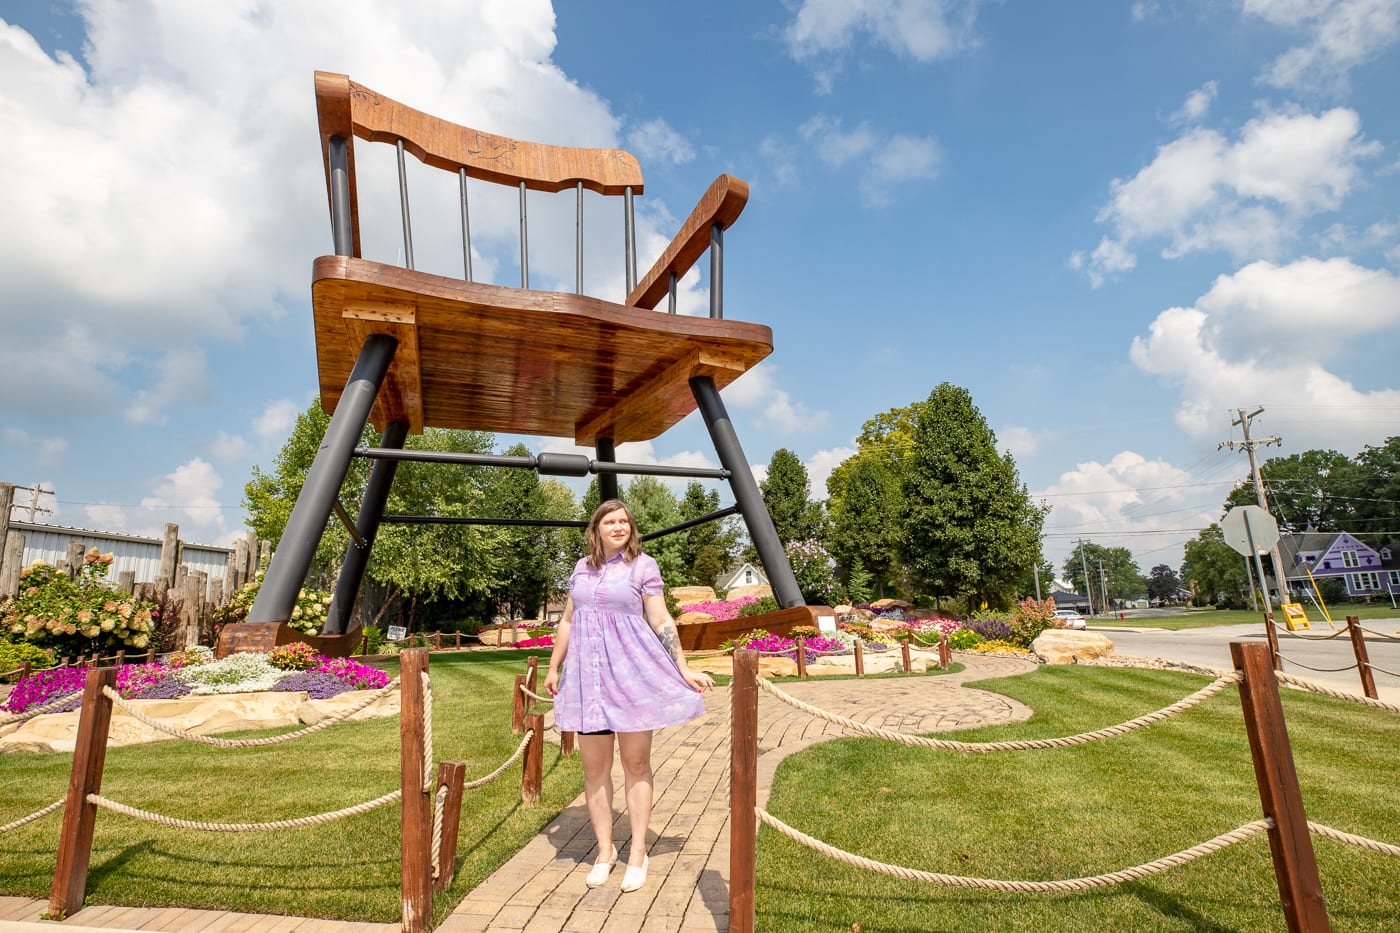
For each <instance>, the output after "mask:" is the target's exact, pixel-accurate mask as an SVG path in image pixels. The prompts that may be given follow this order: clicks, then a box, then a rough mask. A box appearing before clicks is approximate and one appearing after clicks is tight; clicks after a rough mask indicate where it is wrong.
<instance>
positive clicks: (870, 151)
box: [797, 113, 943, 207]
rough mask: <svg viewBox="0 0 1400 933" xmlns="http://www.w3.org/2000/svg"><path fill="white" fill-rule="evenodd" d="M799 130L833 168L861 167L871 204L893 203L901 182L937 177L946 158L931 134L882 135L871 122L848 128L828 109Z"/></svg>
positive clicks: (863, 191)
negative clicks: (827, 111)
mask: <svg viewBox="0 0 1400 933" xmlns="http://www.w3.org/2000/svg"><path fill="white" fill-rule="evenodd" d="M797 134H798V135H799V136H800V137H801V138H802V139H803V140H804V141H806V142H808V143H809V144H811V146H812V147H813V150H814V151H815V153H816V156H817V158H818V159H820V160H821V161H823V162H825V163H826V164H827V165H829V166H831V167H832V168H837V169H839V168H844V167H845V166H847V165H850V164H855V165H858V166H860V167H861V176H860V179H859V181H858V182H857V187H858V188H859V190H860V192H861V197H862V200H863V201H864V202H865V204H866V205H867V206H869V207H884V206H886V205H888V204H890V203H891V202H892V201H893V200H894V196H895V195H894V191H893V189H894V188H895V187H896V186H898V185H901V184H903V183H905V182H909V181H914V180H916V179H922V178H936V177H938V169H939V166H940V164H941V162H942V159H943V151H942V148H941V147H940V146H939V145H938V142H937V141H936V140H934V139H933V138H932V137H930V136H908V135H905V134H902V133H896V134H893V135H890V136H881V135H880V134H879V133H877V132H876V131H875V129H874V128H872V127H871V125H870V124H869V123H861V124H860V125H859V126H857V127H856V128H855V129H853V130H850V131H847V130H844V129H843V128H842V124H841V118H840V117H833V116H831V115H829V114H825V113H820V114H817V115H815V116H813V117H811V118H810V119H808V120H807V121H806V122H805V123H803V124H802V125H801V126H799V127H798V128H797Z"/></svg>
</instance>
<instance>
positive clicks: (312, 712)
mask: <svg viewBox="0 0 1400 933" xmlns="http://www.w3.org/2000/svg"><path fill="white" fill-rule="evenodd" d="M401 696H402V694H401V693H400V692H399V691H398V690H395V691H394V692H393V693H386V694H384V695H383V696H382V697H380V698H379V699H377V700H375V701H374V702H373V703H371V704H370V705H369V706H366V707H365V708H364V709H362V710H360V711H359V712H357V713H355V714H354V715H353V716H351V717H350V718H349V719H346V720H345V721H346V722H364V721H365V720H366V719H382V718H383V717H385V716H397V715H398V714H399V699H400V697H401ZM364 698H365V691H363V690H347V691H346V692H344V693H342V694H340V695H339V696H333V697H327V698H326V699H324V700H307V701H306V702H305V703H303V704H301V706H299V707H297V718H299V719H300V720H301V721H302V722H304V723H306V724H307V725H308V726H314V725H315V724H316V723H318V722H320V721H321V720H323V719H328V718H330V717H331V716H335V715H337V714H339V713H340V712H341V711H342V710H345V709H349V708H350V707H352V706H354V705H356V704H357V703H359V702H361V701H362V700H364Z"/></svg>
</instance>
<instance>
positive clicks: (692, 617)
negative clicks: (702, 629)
mask: <svg viewBox="0 0 1400 933" xmlns="http://www.w3.org/2000/svg"><path fill="white" fill-rule="evenodd" d="M714 620H715V617H714V616H712V615H710V614H709V613H708V612H682V613H681V614H680V615H678V616H676V624H677V625H703V624H705V623H707V622H713V621H714Z"/></svg>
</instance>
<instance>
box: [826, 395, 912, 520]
mask: <svg viewBox="0 0 1400 933" xmlns="http://www.w3.org/2000/svg"><path fill="white" fill-rule="evenodd" d="M923 404H924V403H923V402H915V403H913V404H912V405H906V406H905V407H903V408H891V409H890V410H889V411H885V412H881V413H880V414H878V415H876V416H875V417H874V418H871V419H870V420H869V421H867V422H865V424H863V425H862V426H861V429H860V436H859V437H858V438H856V454H855V456H853V457H848V458H846V459H845V460H843V461H842V462H841V463H840V464H839V465H837V467H836V469H834V470H832V471H831V475H830V476H828V477H827V479H826V493H827V509H828V510H829V511H832V512H835V511H837V510H838V509H840V508H841V507H842V506H843V505H844V500H845V497H846V486H847V483H848V482H849V475H850V472H851V471H852V470H853V469H854V467H855V463H856V460H857V458H861V457H871V458H874V459H878V460H882V461H884V462H885V464H886V465H887V466H888V467H889V468H890V470H891V472H893V473H894V474H895V475H898V474H899V469H898V468H899V464H900V462H901V461H902V460H903V459H904V457H905V456H907V455H908V454H909V452H910V451H912V450H913V449H914V419H915V416H916V415H917V413H918V411H919V408H920V406H922V405H923ZM896 514H898V513H896Z"/></svg>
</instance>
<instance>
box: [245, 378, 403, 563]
mask: <svg viewBox="0 0 1400 933" xmlns="http://www.w3.org/2000/svg"><path fill="white" fill-rule="evenodd" d="M330 423H331V418H330V415H328V414H326V412H325V410H324V409H322V408H321V401H320V399H315V400H313V401H312V402H311V404H310V405H309V406H307V409H306V411H304V412H302V413H301V414H299V415H297V418H296V421H295V422H294V423H293V425H292V433H291V434H290V435H289V436H288V437H287V440H286V443H284V444H283V445H282V448H281V450H279V451H278V452H277V456H276V457H275V458H274V459H273V461H272V467H271V469H270V470H264V469H263V468H262V467H260V466H256V465H255V466H254V467H253V478H252V479H250V480H249V481H248V482H247V483H246V484H245V485H244V487H243V508H244V509H245V510H246V511H247V513H248V527H249V528H251V529H252V530H253V532H254V533H256V534H257V536H258V537H259V538H262V539H263V540H266V541H271V542H272V543H273V545H274V547H275V546H276V544H277V542H278V541H280V540H282V532H283V530H284V529H285V528H286V527H287V520H288V519H289V518H291V516H292V506H294V505H295V504H296V501H297V496H298V495H300V494H301V488H302V486H304V485H305V484H306V473H307V471H308V470H310V469H311V463H312V461H314V460H315V459H316V451H317V450H319V449H320V447H321V438H323V437H324V436H325V434H326V428H327V427H329V426H330ZM377 441H378V437H377V436H376V435H375V434H374V432H373V430H372V429H371V428H370V427H369V426H368V425H366V426H365V429H364V431H363V432H362V433H361V434H360V444H361V445H371V444H374V443H376V442H377ZM368 476H369V462H368V461H366V460H363V459H361V458H359V457H354V458H351V460H350V468H349V470H348V471H347V472H346V474H345V481H344V482H342V483H341V484H340V500H341V501H342V502H346V501H351V502H353V501H355V500H357V499H358V498H359V497H360V491H361V490H362V489H364V486H365V480H366V479H367V478H368ZM349 540H350V536H349V533H348V532H347V531H346V530H345V527H344V526H343V525H342V524H341V523H340V521H339V519H337V518H336V517H335V516H334V515H332V516H331V517H330V519H329V520H328V521H327V523H326V528H325V531H324V532H323V533H322V535H321V541H320V543H319V544H318V545H317V546H316V554H315V556H314V557H313V558H312V563H311V570H310V573H309V574H308V575H307V585H308V586H311V587H312V588H314V589H328V588H329V587H330V586H331V584H332V581H334V580H335V577H336V574H337V573H339V571H340V559H341V556H342V555H343V554H344V553H345V547H346V545H347V544H348V543H349Z"/></svg>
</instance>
